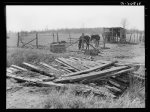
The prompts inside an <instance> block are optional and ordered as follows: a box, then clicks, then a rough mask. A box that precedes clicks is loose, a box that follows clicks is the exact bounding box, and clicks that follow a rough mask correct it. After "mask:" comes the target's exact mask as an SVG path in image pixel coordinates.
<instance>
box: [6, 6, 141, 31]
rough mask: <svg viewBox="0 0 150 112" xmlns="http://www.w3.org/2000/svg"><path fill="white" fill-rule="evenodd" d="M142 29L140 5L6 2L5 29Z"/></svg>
mask: <svg viewBox="0 0 150 112" xmlns="http://www.w3.org/2000/svg"><path fill="white" fill-rule="evenodd" d="M123 18H126V19H127V21H128V26H127V28H128V29H130V28H137V29H139V30H144V6H103V5H93V6H92V5H89V6H88V5H87V6H86V5H85V6H82V5H80V6H75V5H70V6H65V5H62V6H54V5H47V6H42V5H41V6H35V5H34V6H32V5H30V6H27V5H25V6H23V5H22V6H14V5H13V6H10V5H7V6H6V24H7V30H8V31H10V30H11V31H20V30H26V31H30V30H44V29H46V28H48V29H60V28H81V27H84V28H93V27H115V26H121V20H122V19H123Z"/></svg>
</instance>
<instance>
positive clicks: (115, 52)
mask: <svg viewBox="0 0 150 112" xmlns="http://www.w3.org/2000/svg"><path fill="white" fill-rule="evenodd" d="M106 47H109V49H103V52H102V53H101V55H100V56H95V57H94V59H95V60H98V59H102V60H118V61H122V62H136V63H141V64H145V46H144V45H142V44H139V45H125V44H118V45H117V44H106ZM9 49H15V48H9ZM43 52H44V51H43ZM47 52H49V51H47ZM54 55H61V56H69V55H71V56H76V57H89V56H86V55H84V54H83V53H77V52H66V53H63V54H54ZM39 89H41V88H40V87H23V86H22V85H21V84H18V83H16V82H15V80H10V79H7V90H6V94H7V95H6V108H7V109H9V108H43V106H44V105H43V102H44V100H45V98H46V94H45V93H43V92H39Z"/></svg>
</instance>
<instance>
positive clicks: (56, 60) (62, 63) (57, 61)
mask: <svg viewBox="0 0 150 112" xmlns="http://www.w3.org/2000/svg"><path fill="white" fill-rule="evenodd" d="M55 61H57V62H58V63H61V64H63V65H65V66H66V67H68V68H70V69H74V70H75V71H80V70H78V69H75V68H73V67H71V66H70V65H68V64H66V63H64V62H62V61H60V60H58V59H55Z"/></svg>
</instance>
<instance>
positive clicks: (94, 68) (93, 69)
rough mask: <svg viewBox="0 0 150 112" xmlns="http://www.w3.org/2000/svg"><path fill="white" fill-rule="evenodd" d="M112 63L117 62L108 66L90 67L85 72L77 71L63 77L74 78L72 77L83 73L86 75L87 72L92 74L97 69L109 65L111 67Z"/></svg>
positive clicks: (105, 65)
mask: <svg viewBox="0 0 150 112" xmlns="http://www.w3.org/2000/svg"><path fill="white" fill-rule="evenodd" d="M114 63H117V61H114V62H111V63H109V64H103V65H99V66H96V67H92V68H90V69H87V70H82V71H78V72H75V73H71V74H67V75H64V76H65V77H67V76H74V75H80V74H83V73H88V72H92V71H95V70H97V69H99V70H100V69H103V68H105V67H108V66H110V65H113V64H114Z"/></svg>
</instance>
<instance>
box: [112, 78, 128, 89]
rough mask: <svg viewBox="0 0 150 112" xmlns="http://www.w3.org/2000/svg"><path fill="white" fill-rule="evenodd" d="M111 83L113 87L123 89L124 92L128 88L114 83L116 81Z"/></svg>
mask: <svg viewBox="0 0 150 112" xmlns="http://www.w3.org/2000/svg"><path fill="white" fill-rule="evenodd" d="M109 82H110V83H111V84H112V85H114V86H115V87H116V88H118V89H121V90H124V89H126V87H127V85H126V86H125V85H124V86H123V85H120V84H118V83H116V82H114V80H113V81H112V80H109Z"/></svg>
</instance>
